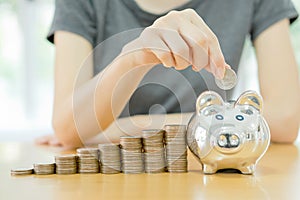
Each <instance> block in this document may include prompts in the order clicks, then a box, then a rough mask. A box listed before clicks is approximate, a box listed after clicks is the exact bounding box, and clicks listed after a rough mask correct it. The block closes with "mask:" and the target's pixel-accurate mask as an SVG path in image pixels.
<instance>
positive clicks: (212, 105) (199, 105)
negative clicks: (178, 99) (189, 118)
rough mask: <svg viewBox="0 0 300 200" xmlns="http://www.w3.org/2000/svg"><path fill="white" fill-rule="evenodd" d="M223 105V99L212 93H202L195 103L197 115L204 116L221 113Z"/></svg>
mask: <svg viewBox="0 0 300 200" xmlns="http://www.w3.org/2000/svg"><path fill="white" fill-rule="evenodd" d="M223 105H224V102H223V99H222V97H221V96H220V95H219V94H218V93H216V92H213V91H206V92H203V93H202V94H200V96H199V97H198V99H197V102H196V109H197V114H203V115H205V116H209V115H213V114H216V113H218V112H220V111H221V107H222V106H223Z"/></svg>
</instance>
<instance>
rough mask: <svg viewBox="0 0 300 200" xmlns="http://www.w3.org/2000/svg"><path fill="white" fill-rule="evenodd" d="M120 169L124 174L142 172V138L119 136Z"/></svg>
mask: <svg viewBox="0 0 300 200" xmlns="http://www.w3.org/2000/svg"><path fill="white" fill-rule="evenodd" d="M120 144H121V153H122V171H123V172H124V173H125V174H138V173H143V171H144V163H143V154H142V138H141V137H135V136H121V137H120Z"/></svg>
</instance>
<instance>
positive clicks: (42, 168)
mask: <svg viewBox="0 0 300 200" xmlns="http://www.w3.org/2000/svg"><path fill="white" fill-rule="evenodd" d="M33 168H34V173H35V174H37V175H49V174H54V173H55V163H45V164H42V163H38V164H34V165H33Z"/></svg>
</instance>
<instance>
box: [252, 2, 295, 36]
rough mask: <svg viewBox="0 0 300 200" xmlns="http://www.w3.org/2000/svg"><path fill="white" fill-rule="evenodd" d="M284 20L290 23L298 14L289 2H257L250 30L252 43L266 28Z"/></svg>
mask: <svg viewBox="0 0 300 200" xmlns="http://www.w3.org/2000/svg"><path fill="white" fill-rule="evenodd" d="M285 18H287V19H289V20H290V23H293V22H294V21H295V20H296V19H297V18H298V12H297V10H296V9H295V7H294V5H293V3H292V2H291V0H257V1H256V3H255V6H254V13H253V22H252V28H251V39H252V41H253V40H255V39H256V38H257V36H258V35H259V34H260V33H262V32H263V31H264V30H266V29H267V28H268V27H270V26H272V25H273V24H275V23H276V22H278V21H280V20H282V19H285Z"/></svg>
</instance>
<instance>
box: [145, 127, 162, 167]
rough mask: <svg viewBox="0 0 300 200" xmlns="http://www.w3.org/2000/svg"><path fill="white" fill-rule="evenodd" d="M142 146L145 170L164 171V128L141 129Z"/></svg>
mask: <svg viewBox="0 0 300 200" xmlns="http://www.w3.org/2000/svg"><path fill="white" fill-rule="evenodd" d="M142 133H143V148H144V156H145V172H146V173H160V172H164V171H165V150H164V143H163V139H164V133H165V131H164V130H159V129H153V130H143V132H142Z"/></svg>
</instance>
